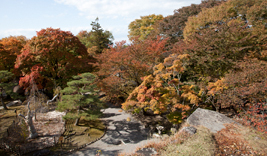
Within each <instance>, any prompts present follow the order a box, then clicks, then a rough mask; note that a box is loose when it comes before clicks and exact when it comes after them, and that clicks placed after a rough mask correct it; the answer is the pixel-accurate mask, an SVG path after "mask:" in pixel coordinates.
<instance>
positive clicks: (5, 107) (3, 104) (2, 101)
mask: <svg viewBox="0 0 267 156" xmlns="http://www.w3.org/2000/svg"><path fill="white" fill-rule="evenodd" d="M1 103H2V106H3V107H4V109H5V110H8V108H7V106H6V104H5V103H4V100H3V98H2V97H1Z"/></svg>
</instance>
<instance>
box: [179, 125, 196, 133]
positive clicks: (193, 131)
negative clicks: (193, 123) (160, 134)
mask: <svg viewBox="0 0 267 156" xmlns="http://www.w3.org/2000/svg"><path fill="white" fill-rule="evenodd" d="M180 132H186V133H188V134H190V135H193V134H195V133H196V132H197V129H196V128H195V127H184V128H182V129H181V131H180Z"/></svg>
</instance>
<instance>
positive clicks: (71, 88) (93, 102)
mask: <svg viewBox="0 0 267 156" xmlns="http://www.w3.org/2000/svg"><path fill="white" fill-rule="evenodd" d="M94 80H95V76H94V75H93V74H91V73H83V74H81V75H78V76H73V80H72V81H70V82H68V83H67V86H68V87H66V88H64V89H63V90H62V91H61V93H62V94H63V96H62V101H61V102H60V103H59V104H58V110H60V111H67V114H66V116H64V118H65V119H75V120H76V121H75V124H74V125H76V126H77V125H78V124H79V120H80V118H81V117H82V116H85V117H86V119H96V118H98V117H99V115H101V112H100V109H101V108H102V107H103V104H102V102H101V101H100V100H99V99H98V96H97V91H96V89H95V87H96V86H95V85H93V84H92V83H93V82H94Z"/></svg>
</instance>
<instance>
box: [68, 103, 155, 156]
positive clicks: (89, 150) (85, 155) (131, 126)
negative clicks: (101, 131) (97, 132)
mask: <svg viewBox="0 0 267 156" xmlns="http://www.w3.org/2000/svg"><path fill="white" fill-rule="evenodd" d="M119 110H121V109H120V108H114V107H113V108H108V109H105V111H104V117H103V118H102V119H103V120H105V121H106V123H107V125H108V127H107V128H108V129H107V133H106V135H105V136H104V137H103V138H102V139H100V140H99V141H97V142H95V143H93V144H91V145H88V146H87V147H85V148H83V149H81V150H79V151H75V152H73V153H70V154H68V155H70V156H91V155H92V156H95V155H96V154H97V151H99V150H101V154H100V155H101V156H116V155H118V154H119V153H131V152H134V151H135V150H136V148H137V147H142V146H143V145H145V144H147V143H148V142H151V141H158V139H148V138H149V130H148V129H146V128H145V127H144V126H143V125H141V123H140V122H138V121H136V120H135V119H134V118H133V117H132V116H131V115H130V114H127V113H125V112H124V111H122V112H120V111H119ZM127 118H130V119H131V121H127ZM114 143H115V144H116V143H117V144H118V145H114Z"/></svg>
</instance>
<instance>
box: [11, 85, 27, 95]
mask: <svg viewBox="0 0 267 156" xmlns="http://www.w3.org/2000/svg"><path fill="white" fill-rule="evenodd" d="M13 92H14V93H18V94H23V93H24V90H23V87H20V86H19V85H17V86H15V87H14V88H13Z"/></svg>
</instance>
